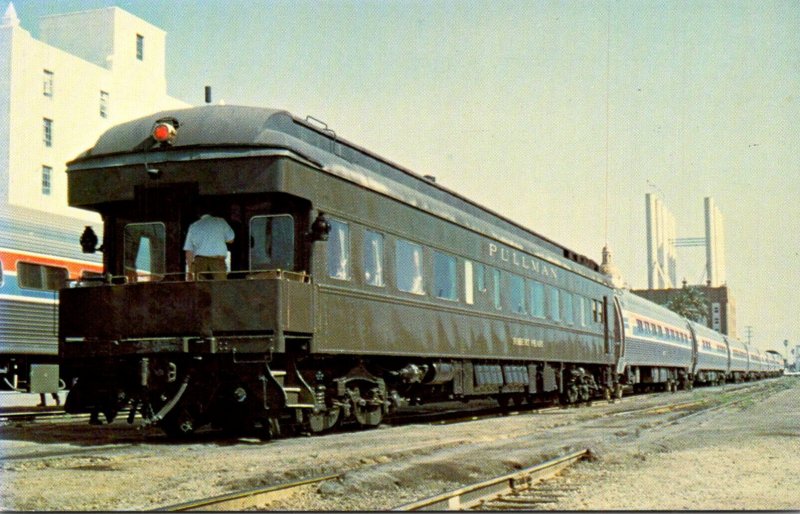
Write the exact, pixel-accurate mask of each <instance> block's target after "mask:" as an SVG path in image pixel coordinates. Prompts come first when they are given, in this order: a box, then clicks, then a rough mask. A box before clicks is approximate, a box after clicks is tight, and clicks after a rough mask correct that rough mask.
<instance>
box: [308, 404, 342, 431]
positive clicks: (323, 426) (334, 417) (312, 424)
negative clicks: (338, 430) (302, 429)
mask: <svg viewBox="0 0 800 514" xmlns="http://www.w3.org/2000/svg"><path fill="white" fill-rule="evenodd" d="M339 412H340V410H339V409H338V408H333V409H329V410H327V411H324V412H316V413H314V412H312V413H309V414H308V417H307V421H308V427H309V428H310V429H311V431H312V432H314V433H315V434H318V433H320V432H324V431H326V430H330V429H331V428H334V427H335V426H336V425H337V424H339Z"/></svg>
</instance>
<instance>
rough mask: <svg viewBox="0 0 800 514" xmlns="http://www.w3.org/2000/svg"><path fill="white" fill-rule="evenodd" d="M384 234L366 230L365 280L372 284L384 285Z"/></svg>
mask: <svg viewBox="0 0 800 514" xmlns="http://www.w3.org/2000/svg"><path fill="white" fill-rule="evenodd" d="M383 268H384V265H383V234H380V233H378V232H373V231H371V230H367V231H366V232H364V281H365V282H366V283H367V284H369V285H371V286H378V287H383V285H384V282H383Z"/></svg>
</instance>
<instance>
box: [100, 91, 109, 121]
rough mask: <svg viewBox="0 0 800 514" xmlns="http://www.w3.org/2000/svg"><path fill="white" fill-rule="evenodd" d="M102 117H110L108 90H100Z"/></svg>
mask: <svg viewBox="0 0 800 514" xmlns="http://www.w3.org/2000/svg"><path fill="white" fill-rule="evenodd" d="M100 117H101V118H108V92H106V91H100Z"/></svg>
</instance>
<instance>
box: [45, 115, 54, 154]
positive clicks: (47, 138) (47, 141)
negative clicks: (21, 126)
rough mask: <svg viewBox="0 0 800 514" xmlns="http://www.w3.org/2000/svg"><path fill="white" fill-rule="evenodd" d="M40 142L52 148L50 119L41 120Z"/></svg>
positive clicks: (51, 123)
mask: <svg viewBox="0 0 800 514" xmlns="http://www.w3.org/2000/svg"><path fill="white" fill-rule="evenodd" d="M42 130H43V134H42V141H43V142H44V146H45V147H47V148H52V146H53V120H52V119H50V118H42Z"/></svg>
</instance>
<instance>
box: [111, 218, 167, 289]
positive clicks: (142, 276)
mask: <svg viewBox="0 0 800 514" xmlns="http://www.w3.org/2000/svg"><path fill="white" fill-rule="evenodd" d="M136 226H153V227H156V228H158V227H159V226H160V228H161V231H160V234H159V233H156V235H157V236H160V238H161V243H162V244H161V252H160V255H157V257H159V258H158V259H155V260H154V259H153V254H154V253H155V246H154V245H153V244H152V242H149V243H148V246H149V248H150V268H149V269H148V270H140V269H138V268H137V267H136V261H137V260H138V259H136V257H138V256H139V251H138V250H137V252H136V256H135V257H134V260H133V263H132V264H133V267H129V266H128V264H129V262H128V230H129V229H130V228H131V227H136ZM141 239H142V235H141V233H139V240H140V241H141ZM148 239H149V238H148ZM139 245H141V243H139ZM154 262H155V263H156V264H159V263H160V268H159V267H157V266H154V265H153V264H154ZM122 268H123V272H124V274H125V275H126V276H129V275H130V274H132V275H133V276H134V277H135V280H137V281H151V280H160V279H161V278H163V276H164V275H165V274H166V269H167V224H166V223H164V222H163V221H141V222H140V221H136V222H131V223H126V224H125V225H124V226H123V227H122ZM142 272H144V273H142Z"/></svg>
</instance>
